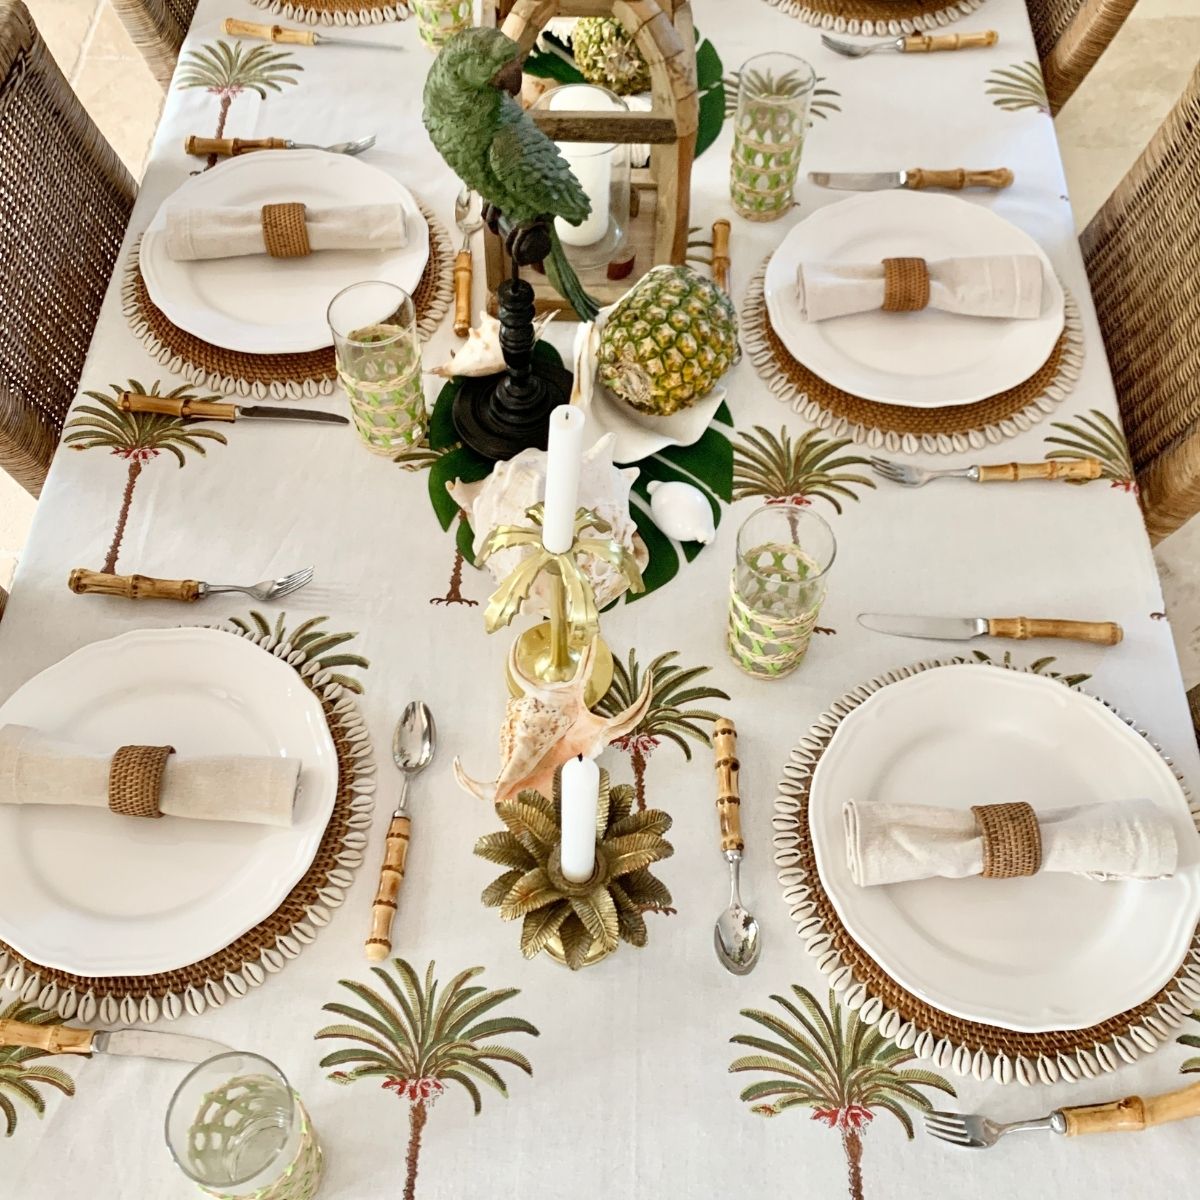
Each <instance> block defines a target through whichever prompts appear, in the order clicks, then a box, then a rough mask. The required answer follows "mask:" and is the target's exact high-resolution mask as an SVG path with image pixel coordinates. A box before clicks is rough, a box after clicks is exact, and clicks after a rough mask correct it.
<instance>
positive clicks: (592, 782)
mask: <svg viewBox="0 0 1200 1200" xmlns="http://www.w3.org/2000/svg"><path fill="white" fill-rule="evenodd" d="M560 786H561V790H562V847H561V849H560V851H559V854H560V859H561V863H562V873H563V876H564V877H565V878H566V879H569V880H570V881H571V882H572V883H583V882H584V881H585V880H587V879H590V878H591V876H592V871H593V870H594V869H595V866H596V805H597V803H598V802H599V799H600V768H599V767H598V766H596V764H595V762H594V761H593V760H592V759H590V758H583V757H582V756H580V757H579V758H569V759H567V761H566V762H565V763H563V767H562V776H561V784H560Z"/></svg>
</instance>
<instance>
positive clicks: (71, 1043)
mask: <svg viewBox="0 0 1200 1200" xmlns="http://www.w3.org/2000/svg"><path fill="white" fill-rule="evenodd" d="M95 1036H96V1031H95V1030H94V1029H68V1028H67V1027H66V1026H65V1025H30V1024H28V1023H27V1022H25V1021H13V1020H2V1021H0V1046H28V1047H30V1048H31V1049H34V1050H44V1051H45V1052H46V1053H47V1054H91V1052H92V1038H94V1037H95Z"/></svg>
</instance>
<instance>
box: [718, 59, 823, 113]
mask: <svg viewBox="0 0 1200 1200" xmlns="http://www.w3.org/2000/svg"><path fill="white" fill-rule="evenodd" d="M786 79H787V76H784V80H785V81H786ZM750 81H751V82H752V83H753V84H754V86H755V89H756V90H757V92H758V94H759V95H763V94H765V93H767V92H771V91H775V90H777V88H778V84H776V83H775V81H774V80H773V79H772V77H771V76H770V74H769V73H768V74H766V75H764V74H763V73H762V72H761V71H751V73H750ZM825 82H826V79H825V76H824V75H818V76H817V77H816V81H815V86H814V87H813V94H812V100H811V101H810V103H809V106H808V112H809V115H810V116H813V117H820V118H822V120H826V119H828V117H829V114H830V113H835V112H841V111H842V106H841V105H840V104H838V101H839V100H840V99H841V98H842V93H841V92H839V91H838V90H837V89H836V88H831V87H821V86H820V85H821V84H823V83H825ZM741 85H742V73H741V71H731V72H730V73H729V74H728V75H727V76H726V77H725V119H726V120H728V119H729V118H730V117H732V116H733V115H734V113H736V112H737V102H738V89H739V88H740V87H741ZM810 124H811V122H810Z"/></svg>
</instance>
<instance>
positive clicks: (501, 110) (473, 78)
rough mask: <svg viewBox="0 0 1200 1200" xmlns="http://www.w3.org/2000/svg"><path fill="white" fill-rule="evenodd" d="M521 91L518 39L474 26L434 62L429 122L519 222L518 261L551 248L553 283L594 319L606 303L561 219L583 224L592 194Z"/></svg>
mask: <svg viewBox="0 0 1200 1200" xmlns="http://www.w3.org/2000/svg"><path fill="white" fill-rule="evenodd" d="M520 90H521V50H520V47H519V46H518V45H517V43H516V42H514V41H513V40H512V38H510V37H508V36H506V35H505V34H503V33H501V32H500V30H498V29H466V30H464V31H463V32H462V33H459V34H456V35H455V36H454V37H452V38H451V39H450V40H449V41H448V42H447V43H446V44H445V45H444V46H443V47H442V49H441V52H440V53H439V54H438V56H437V58H436V59H434V62H433V66H432V67H430V69H429V75H428V77H427V78H426V80H425V109H424V114H423V119H424V122H425V128H426V130H427V131H428V132H429V138H430V140H431V141H432V142H433V144H434V146H435V147H436V149H437V151H438V153H439V154H441V156H442V157H443V158H444V159H445V160H446V163H447V164H448V165H449V167H450V169H451V170H452V171H454V173H455V174H456V175H457V176H458V177H459V178H460V179H461V180H462V181H463V183H465V184H466V185H467V187H469V188H471V189H472V190H473V191H476V192H478V193H479V195H480V196H481V197H482V198H483V200H484V201H485V202H486V203H487V204H489V205H491V207H492V208H493V209H494V210H498V211H499V212H500V213H502V214H503V216H504V217H505V219H506V221H507V222H508V225H509V226H510V227H511V229H512V232H511V233H510V235H509V252H510V253H511V254H512V256H513V259H514V261H515V262H518V263H520V262H522V261H524V262H526V263H528V262H534V261H537V260H538V259H539V258H541V257H543V255H544V256H545V258H546V271H547V274H548V275H549V278H550V282H551V283H552V284H553V285H554V287H555V288H556V289H557V290H558V292H559V294H560V295H562V296H564V297H565V298H566V299H567V300H569V301H570V302H571V303H572V304H573V305H574V306H575V311H576V312H577V313H578V314H579V316H580V318H581V319H582V320H585V321H590V320H591V319H592V318H593V317H595V315H596V313H597V311H598V308H599V306H598V305H597V303H596V301H595V300H594V299H592V297H591V296H589V295H588V294H587V292H586V291H585V290H584V288H583V285H582V284H581V283H580V281H579V278H578V276H577V275H576V274H575V271H574V269H573V268H572V267H571V264H570V263H569V262H568V261H567V256H566V254H565V253H564V251H563V248H562V243H561V242H560V241H559V240H558V234H557V233H556V232H555V229H554V220H553V218H554V217H562V219H563V220H564V221H566V222H568V224H571V225H579V224H581V223H582V222H583V221H584V220H585V219H586V218H587V216H588V214H589V213H590V212H591V201H589V200H588V197H587V194H586V193H585V192H584V190H583V188H582V187H581V186H580V184H579V180H578V179H576V178H575V176H574V174H573V173H572V171H571V168H570V167H569V166H568V165H567V162H566V160H565V159H564V158H563V156H562V155H561V154H559V152H558V147H557V146H555V144H554V143H553V142H552V141H551V140H550V139H549V138H548V137H547V136H546V135H545V134H544V133H543V132H542V131H541V130H540V129H539V128H538V127H537V125H535V124H534V122H533V120H532V119H531V118H530V117H529V116H528V115H527V114H526V113H525V111H524V110H523V109H522V108H521V106H520V104H519V103H518V102H517V101H516V99H514V97H515V96H516V95H517V94H518V93H519V92H520ZM526 235H528V236H526ZM523 239H524V240H525V241H526V243H527V249H528V248H529V246H533V247H537V246H538V242H539V241H540V248H541V250H542V253H540V254H539V253H536V252H534V253H532V254H531V255H526V256H522V255H521V253H520V251H521V246H522V240H523ZM547 241H548V245H547Z"/></svg>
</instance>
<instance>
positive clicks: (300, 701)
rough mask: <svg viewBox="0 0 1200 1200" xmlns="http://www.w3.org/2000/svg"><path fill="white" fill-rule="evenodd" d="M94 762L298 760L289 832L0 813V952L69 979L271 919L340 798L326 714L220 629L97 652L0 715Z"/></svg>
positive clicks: (96, 811) (140, 635)
mask: <svg viewBox="0 0 1200 1200" xmlns="http://www.w3.org/2000/svg"><path fill="white" fill-rule="evenodd" d="M9 724H16V725H29V726H32V727H34V728H36V729H39V730H41V731H42V732H43V733H46V734H49V735H52V736H54V737H62V738H67V739H70V740H71V741H74V742H78V743H79V744H80V745H81V746H84V747H87V748H89V749H91V750H95V751H111V750H115V749H116V748H117V747H118V746H121V745H126V744H140V745H170V746H174V747H175V750H176V752H177V753H178V754H179V755H181V756H188V755H212V754H235V755H236V754H247V755H282V756H285V757H288V758H298V759H300V761H301V763H302V764H303V766H302V769H301V773H300V786H299V790H298V793H297V798H296V807H295V816H294V821H293V824H292V825H291V827H289V828H277V827H273V826H266V825H250V824H243V823H241V822H235V821H201V820H188V819H186V818H180V817H163V818H162V819H160V820H146V819H143V818H135V817H123V816H117V815H115V814H113V813H111V812H109V811H108V810H107V809H103V808H88V807H81V806H78V805H67V804H64V805H61V806H54V807H50V806H41V805H37V806H33V805H30V806H24V805H12V804H0V940H2V941H4V942H7V943H8V944H9V945H10V946H12V947H13V948H14V949H16V950H17V951H18V952H19V953H20V954H22V955H24V956H25V957H26V958H29V959H31V960H32V961H33V962H35V963H39V964H41V965H43V966H47V967H56V968H58V969H59V970H61V971H68V972H70V973H71V974H74V975H84V976H111V975H147V974H153V973H156V972H159V971H170V970H175V969H177V968H180V967H184V966H186V965H188V964H189V963H193V962H197V961H199V960H200V959H203V958H206V957H207V956H208V955H210V954H214V953H216V952H217V951H218V950H220V949H222V948H223V947H225V946H227V945H229V944H230V943H231V942H233V941H235V940H236V939H237V938H238V937H240V936H241V935H242V934H243V933H245V932H246V931H247V930H248V929H251V928H253V927H254V926H255V925H257V924H258V923H259V922H260V921H262V920H264V919H265V918H266V917H268V916H270V914H271V913H272V912H274V911H275V909H277V908H278V907H279V905H280V904H281V903H282V902H283V900H284V898H285V897H286V896H287V894H288V892H290V891H291V889H292V888H293V887H294V886H295V885H296V883H297V882H298V881H299V880H300V879H301V878H302V876H303V875H304V873H305V871H307V870H308V868H309V866H310V865H311V864H312V861H313V859H314V857H315V856H316V852H317V848H318V846H319V845H320V842H321V837H322V835H323V834H324V832H325V827H326V825H327V824H328V822H329V817H330V814H331V813H332V811H333V802H334V797H335V795H336V793H337V756H336V753H335V751H334V746H333V740H332V738H331V737H330V734H329V728H328V726H327V724H326V722H325V716H324V713H323V712H322V711H321V706H320V704H319V703H318V701H317V699H316V697H315V696H313V694H312V692H310V691H309V690H308V688H307V687H305V685H304V683H303V681H302V680H301V678H300V676H299V675H298V674H297V673H296V672H295V671H294V670H293V669H292V668H291V667H289V666H288V665H287V664H286V663H283V662H281V661H280V660H279V659H277V658H275V657H274V656H273V655H271V654H267V653H265V652H264V651H263V650H261V649H260V648H259V647H257V646H254V645H251V644H250V643H249V642H247V641H245V640H244V639H242V638H240V637H237V636H234V635H232V634H229V633H223V632H221V631H220V630H215V629H194V628H192V629H140V630H135V631H134V632H132V633H125V634H122V635H121V636H120V637H115V638H110V639H109V640H107V641H101V642H93V643H92V644H91V645H88V646H84V647H83V648H82V649H80V650H77V651H76V652H75V653H74V654H71V655H69V656H68V657H66V658H64V659H62V660H61V661H60V662H58V663H55V664H54V665H53V666H51V667H48V668H47V669H46V670H45V671H43V672H42V673H41V674H40V675H37V676H35V677H34V678H33V679H31V680H29V682H28V683H26V684H24V685H23V686H22V687H20V688H19V689H18V690H17V691H16V692H15V693H14V694H13V695H12V696H11V697H10V698H9V699H8V700H7V701H6V702H5V703H4V705H3V706H0V726H3V725H9Z"/></svg>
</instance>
